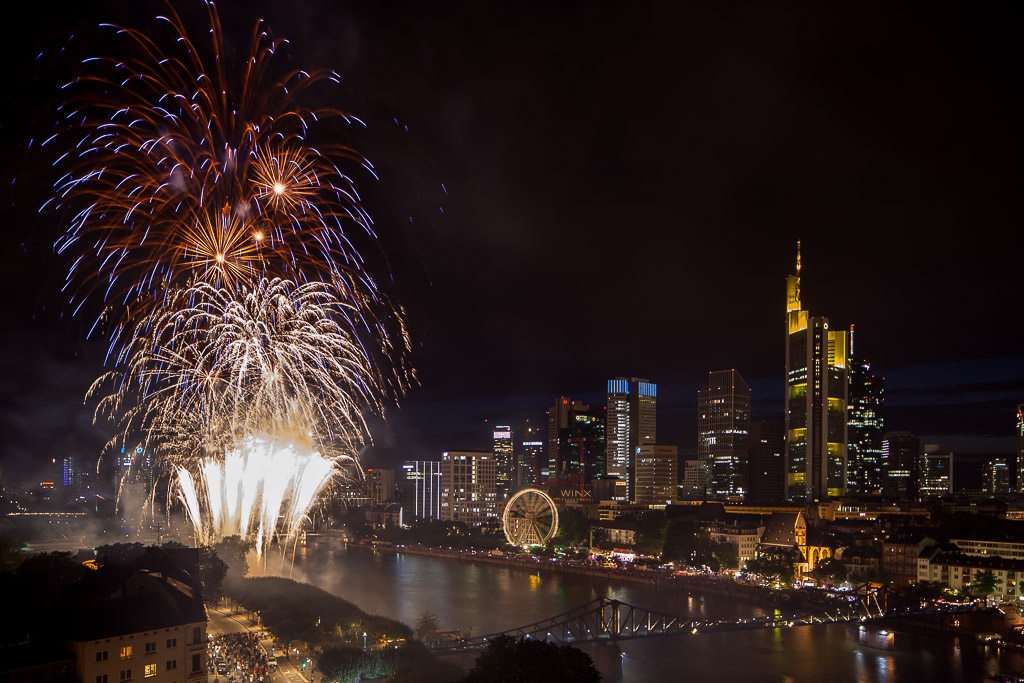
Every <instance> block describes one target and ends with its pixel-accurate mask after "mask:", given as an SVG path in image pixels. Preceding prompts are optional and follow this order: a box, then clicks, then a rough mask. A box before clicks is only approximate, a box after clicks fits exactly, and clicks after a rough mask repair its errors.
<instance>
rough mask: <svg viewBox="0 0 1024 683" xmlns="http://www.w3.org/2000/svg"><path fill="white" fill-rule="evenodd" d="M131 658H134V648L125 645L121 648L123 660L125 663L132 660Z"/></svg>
mask: <svg viewBox="0 0 1024 683" xmlns="http://www.w3.org/2000/svg"><path fill="white" fill-rule="evenodd" d="M131 658H132V646H131V645H125V646H124V647H122V648H121V660H122V661H123V660H125V659H131ZM129 671H130V669H129ZM122 680H124V679H122Z"/></svg>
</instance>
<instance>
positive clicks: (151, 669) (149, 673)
mask: <svg viewBox="0 0 1024 683" xmlns="http://www.w3.org/2000/svg"><path fill="white" fill-rule="evenodd" d="M144 675H145V677H146V678H152V677H153V676H156V664H147V665H146V670H145V672H144Z"/></svg>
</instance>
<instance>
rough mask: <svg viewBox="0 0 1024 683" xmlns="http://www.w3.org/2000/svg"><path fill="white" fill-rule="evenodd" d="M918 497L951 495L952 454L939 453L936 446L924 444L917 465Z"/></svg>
mask: <svg viewBox="0 0 1024 683" xmlns="http://www.w3.org/2000/svg"><path fill="white" fill-rule="evenodd" d="M918 472H920V478H919V480H918V481H919V484H918V489H917V491H918V495H919V496H920V497H921V498H928V497H930V496H944V495H946V494H947V493H953V454H952V453H940V452H939V447H938V445H937V444H933V443H929V444H925V446H924V449H923V452H922V453H921V457H920V461H919V463H918Z"/></svg>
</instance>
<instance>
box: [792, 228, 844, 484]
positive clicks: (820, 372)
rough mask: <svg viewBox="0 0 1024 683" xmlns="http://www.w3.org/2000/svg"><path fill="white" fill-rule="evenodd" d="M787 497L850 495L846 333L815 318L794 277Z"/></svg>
mask: <svg viewBox="0 0 1024 683" xmlns="http://www.w3.org/2000/svg"><path fill="white" fill-rule="evenodd" d="M786 330H787V332H786V394H785V397H786V400H785V406H786V481H785V484H786V497H787V498H789V499H790V500H794V501H795V500H823V499H825V498H828V497H829V496H841V495H844V494H845V493H846V480H847V476H846V444H847V434H846V404H847V396H848V390H849V386H848V382H847V376H846V332H845V330H833V329H831V328H830V327H829V322H828V318H823V317H812V316H811V315H810V313H809V312H808V311H805V310H804V309H803V307H802V305H801V303H800V243H799V242H797V252H796V274H795V275H790V276H789V277H788V278H786Z"/></svg>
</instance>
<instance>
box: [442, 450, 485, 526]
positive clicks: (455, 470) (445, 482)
mask: <svg viewBox="0 0 1024 683" xmlns="http://www.w3.org/2000/svg"><path fill="white" fill-rule="evenodd" d="M497 479H498V470H497V467H495V462H494V454H493V453H489V452H483V453H480V452H477V451H458V452H456V451H452V452H448V453H444V454H443V455H442V456H441V520H442V521H445V522H465V523H466V524H481V523H483V522H484V521H485V520H486V519H487V518H488V517H494V516H496V515H497V514H498V506H497V495H498V489H497Z"/></svg>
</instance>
